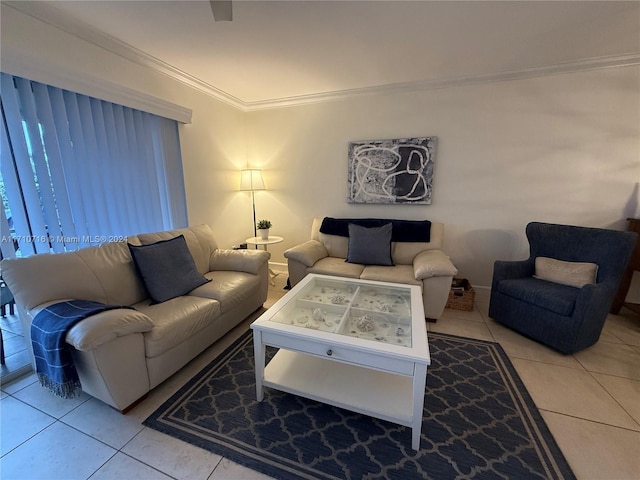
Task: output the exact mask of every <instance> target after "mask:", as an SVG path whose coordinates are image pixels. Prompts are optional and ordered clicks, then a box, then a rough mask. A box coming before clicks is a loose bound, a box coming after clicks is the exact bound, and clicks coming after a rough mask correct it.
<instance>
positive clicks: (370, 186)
mask: <svg viewBox="0 0 640 480" xmlns="http://www.w3.org/2000/svg"><path fill="white" fill-rule="evenodd" d="M437 138H438V137H435V136H428V137H408V138H395V139H387V140H361V141H353V142H349V145H348V176H347V202H348V203H356V204H357V203H363V204H389V205H430V204H431V200H432V196H433V173H434V167H435V154H436V145H437Z"/></svg>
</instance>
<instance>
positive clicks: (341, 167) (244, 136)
mask: <svg viewBox="0 0 640 480" xmlns="http://www.w3.org/2000/svg"><path fill="white" fill-rule="evenodd" d="M1 20H2V30H1V35H2V41H1V43H0V46H1V49H2V52H1V53H2V58H12V59H15V58H21V59H23V63H24V64H26V65H27V66H30V67H31V71H33V72H36V73H37V75H36V74H34V75H33V76H32V78H33V79H35V80H40V81H44V82H47V79H48V78H53V77H60V73H61V72H63V73H64V76H65V77H66V78H67V82H68V83H69V84H73V78H74V76H78V77H82V78H84V79H86V78H89V79H90V78H95V79H96V81H103V80H107V81H109V82H113V83H117V84H120V85H123V86H125V87H127V88H130V89H133V90H137V91H139V92H144V93H146V94H150V95H153V96H156V97H158V98H161V99H164V100H167V101H170V102H173V103H175V104H179V105H183V106H185V107H188V108H191V109H192V110H193V118H192V123H191V124H190V125H183V126H182V127H181V128H180V136H181V143H182V151H183V164H184V175H185V185H186V191H187V204H188V211H189V219H190V223H192V224H196V223H208V224H210V225H211V226H212V227H213V228H214V231H215V234H216V238H217V239H218V242H219V243H220V245H221V246H223V247H229V246H231V245H233V244H236V243H239V242H240V241H241V240H243V239H244V238H246V237H248V236H251V235H253V227H252V218H251V203H250V197H249V195H248V194H247V193H243V192H238V191H236V189H237V186H238V184H239V173H238V170H239V169H240V168H242V167H244V166H245V165H249V166H255V167H261V168H263V169H264V176H265V181H266V183H267V187H268V189H269V190H268V191H264V192H258V193H257V194H256V203H257V215H258V217H262V218H269V219H270V220H272V222H273V223H274V227H273V234H275V235H281V236H283V237H285V242H283V243H282V244H279V245H275V246H272V247H270V249H269V250H270V251H271V252H272V253H273V260H274V261H275V262H282V263H284V261H285V260H284V257H283V256H282V252H283V251H284V249H286V248H288V247H291V246H293V245H295V244H296V243H299V242H302V241H304V240H306V239H308V235H309V228H310V225H311V219H312V218H313V217H314V216H325V215H331V216H379V217H395V218H408V219H420V218H427V219H431V220H435V221H441V222H444V223H445V224H446V228H445V246H446V250H447V252H448V253H449V254H450V255H451V257H452V260H453V261H454V263H455V264H456V266H457V267H458V268H459V270H460V274H461V275H463V276H465V277H467V278H469V279H470V281H471V282H472V283H473V284H474V285H476V286H482V285H489V284H490V278H491V271H492V265H493V261H494V260H495V259H496V258H503V259H510V258H522V257H524V256H525V255H526V242H525V240H524V236H523V232H524V227H525V225H526V223H527V222H529V221H531V220H541V221H551V222H561V223H573V224H581V225H588V226H601V227H611V228H617V229H624V228H625V222H624V219H625V218H626V217H629V216H638V215H640V207H639V206H638V185H639V183H640V153H639V152H640V121H639V120H640V68H639V67H624V68H615V69H609V70H598V71H592V72H582V73H575V74H567V75H558V76H549V77H545V78H535V79H528V80H520V81H513V82H503V83H491V84H484V85H476V86H467V87H459V88H449V89H441V90H432V91H424V92H417V93H405V94H393V95H383V96H372V97H361V98H354V99H350V100H344V101H335V102H326V103H322V104H317V105H308V106H300V107H289V108H281V109H273V110H266V111H257V112H250V113H242V112H240V111H238V110H235V109H234V108H232V107H230V106H227V105H225V104H223V103H221V102H219V101H216V100H214V99H212V98H211V97H209V96H207V95H205V94H203V93H200V92H198V91H196V90H194V89H192V88H190V87H188V86H186V85H184V84H182V83H180V82H177V81H175V80H173V79H171V78H169V77H167V76H165V75H163V74H160V73H158V72H155V71H153V70H151V69H150V68H146V67H142V66H140V65H137V64H134V63H133V62H130V61H128V60H126V59H124V58H122V57H120V56H117V55H115V54H113V53H111V52H107V51H105V50H103V49H100V48H98V47H95V46H93V45H91V44H89V43H87V42H84V41H82V40H79V39H78V38H76V37H73V36H71V35H68V34H66V33H64V32H61V31H60V30H57V29H55V28H53V27H51V26H49V25H46V24H44V23H42V22H40V21H37V20H35V19H33V18H31V17H28V16H26V15H23V14H21V13H18V12H17V11H15V10H13V9H11V8H5V6H4V5H3V6H2V18H1ZM2 58H0V61H2ZM5 65H6V63H5V62H3V63H2V64H0V67H2V70H3V71H7V70H5ZM11 67H12V68H15V63H13V64H11ZM7 73H16V74H19V72H14V71H7ZM35 77H40V78H35ZM50 83H52V82H50ZM57 86H61V87H63V88H64V87H65V85H57ZM67 88H69V87H67ZM83 93H90V92H83ZM422 135H435V136H438V137H439V143H438V147H437V153H436V168H435V178H434V196H433V203H432V205H428V206H375V205H349V204H347V203H346V177H347V143H348V142H349V141H351V140H374V139H384V138H400V137H405V136H422Z"/></svg>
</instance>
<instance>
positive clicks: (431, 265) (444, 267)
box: [413, 250, 458, 280]
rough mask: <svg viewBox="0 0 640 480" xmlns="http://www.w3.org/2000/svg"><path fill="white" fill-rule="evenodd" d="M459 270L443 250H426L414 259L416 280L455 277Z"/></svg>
mask: <svg viewBox="0 0 640 480" xmlns="http://www.w3.org/2000/svg"><path fill="white" fill-rule="evenodd" d="M457 273H458V269H457V268H456V267H455V266H454V265H453V263H451V260H450V259H449V257H448V256H447V255H446V254H445V253H444V252H443V251H442V250H425V251H424V252H420V253H419V254H418V255H416V257H415V258H414V259H413V274H414V275H415V277H416V280H424V279H425V278H431V277H447V276H451V277H453V276H454V275H456V274H457Z"/></svg>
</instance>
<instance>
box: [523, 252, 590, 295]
mask: <svg viewBox="0 0 640 480" xmlns="http://www.w3.org/2000/svg"><path fill="white" fill-rule="evenodd" d="M535 272H536V273H535V277H536V278H539V279H541V280H547V281H549V282H554V283H561V284H562V285H570V286H572V287H578V288H581V287H584V286H585V285H587V284H591V283H596V275H597V274H598V265H596V264H595V263H587V262H565V261H563V260H556V259H555V258H548V257H536V260H535Z"/></svg>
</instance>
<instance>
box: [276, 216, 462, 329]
mask: <svg viewBox="0 0 640 480" xmlns="http://www.w3.org/2000/svg"><path fill="white" fill-rule="evenodd" d="M322 220H323V219H322V218H315V219H314V220H313V224H312V226H311V240H308V241H306V242H305V243H302V244H300V245H297V246H295V247H293V248H290V249H289V250H287V251H285V253H284V256H285V257H286V258H287V264H288V269H289V281H290V282H291V286H294V285H296V284H297V283H298V282H299V281H300V280H302V279H303V278H304V277H305V275H307V274H308V273H319V274H325V275H336V276H339V277H349V278H361V279H365V280H377V281H383V282H395V283H405V284H410V285H419V286H420V287H422V300H423V303H424V314H425V318H427V319H428V320H437V319H438V318H439V317H440V315H442V311H443V310H444V307H445V305H446V303H447V299H448V298H449V291H450V289H451V280H452V279H453V277H454V276H455V275H456V274H457V273H458V271H457V269H456V267H455V266H454V265H453V264H452V263H451V260H450V259H449V257H448V256H447V255H446V254H445V253H444V252H443V251H442V244H443V240H444V225H443V224H442V223H438V222H431V232H430V241H429V242H392V243H391V257H392V259H393V263H394V265H393V266H379V265H360V264H356V263H348V262H346V261H345V259H346V258H347V249H348V242H349V239H348V237H344V236H339V235H330V234H326V233H322V232H321V231H320V227H321V225H322Z"/></svg>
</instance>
